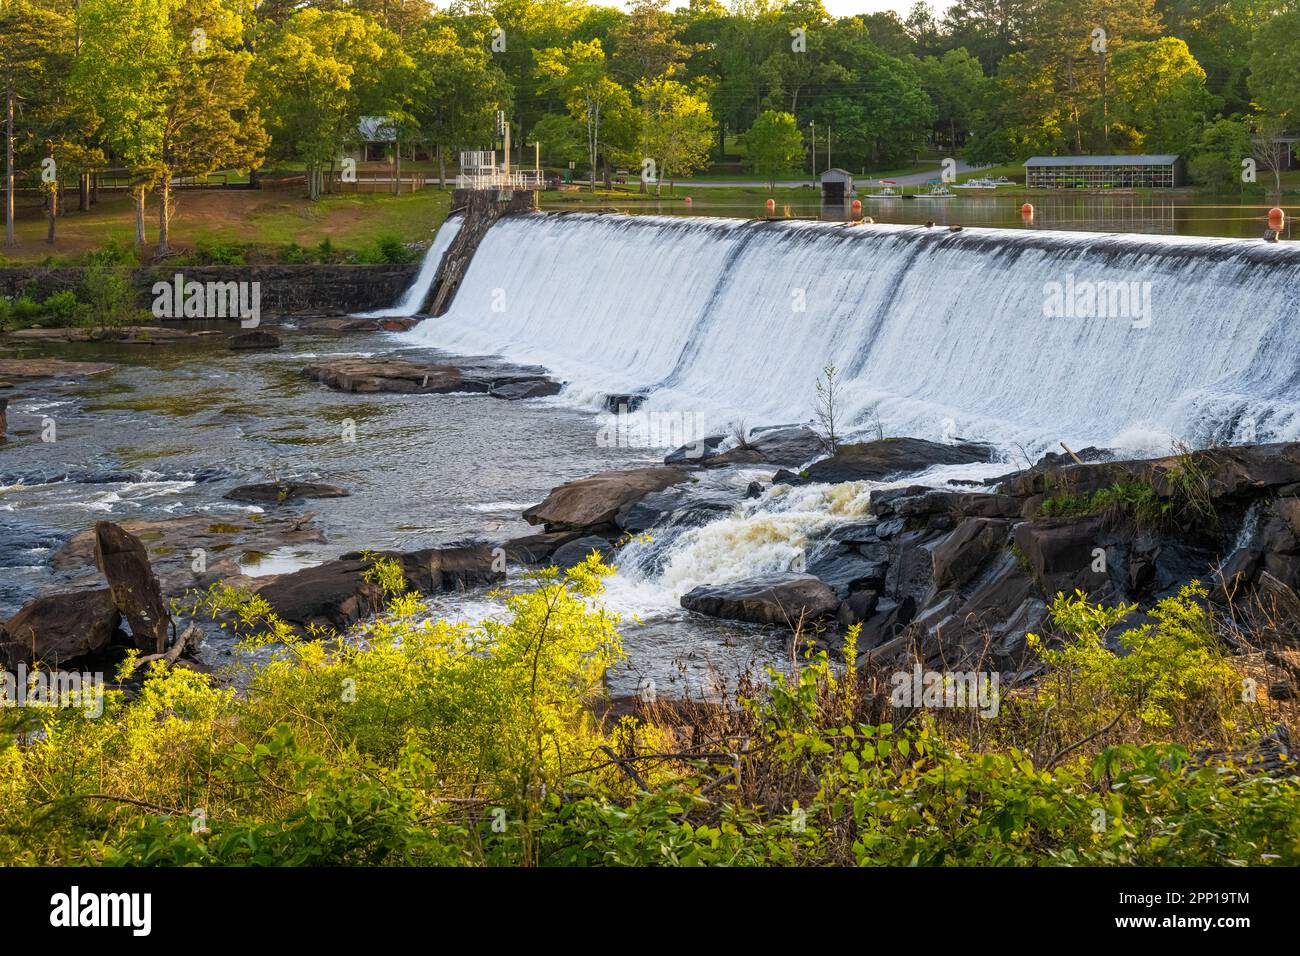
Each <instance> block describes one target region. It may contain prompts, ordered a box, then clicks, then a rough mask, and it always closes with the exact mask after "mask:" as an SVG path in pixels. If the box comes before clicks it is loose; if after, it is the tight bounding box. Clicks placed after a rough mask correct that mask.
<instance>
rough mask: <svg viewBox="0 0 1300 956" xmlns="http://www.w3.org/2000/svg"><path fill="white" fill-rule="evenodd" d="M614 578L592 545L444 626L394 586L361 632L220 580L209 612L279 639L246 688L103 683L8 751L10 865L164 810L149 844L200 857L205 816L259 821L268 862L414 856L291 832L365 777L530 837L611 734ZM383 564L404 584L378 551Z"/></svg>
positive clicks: (109, 840) (4, 794)
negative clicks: (318, 630)
mask: <svg viewBox="0 0 1300 956" xmlns="http://www.w3.org/2000/svg"><path fill="white" fill-rule="evenodd" d="M608 572H609V569H608V568H606V567H605V566H603V565H602V564H601V563H600V562H599V560H598V558H597V557H596V556H594V555H593V556H591V557H590V558H589V559H588V561H586V562H585V563H583V564H581V565H578V566H577V567H575V568H573V569H572V570H570V571H568V572H566V573H564V574H560V573H559V572H557V571H555V570H554V569H551V570H550V571H547V572H542V573H540V574H539V575H538V578H537V581H536V586H535V587H534V589H533V590H531V591H528V592H526V593H522V594H518V595H513V596H510V597H507V598H505V601H504V604H505V612H506V613H505V614H504V616H503V618H502V619H501V620H499V621H489V622H484V623H482V624H479V625H475V626H471V625H467V624H450V623H447V622H445V621H435V620H431V619H429V618H428V617H427V616H426V615H425V613H424V608H423V606H422V605H421V604H420V603H419V601H418V600H417V599H416V598H415V597H414V596H412V595H409V594H398V595H397V596H395V597H393V599H392V601H391V603H390V605H389V607H388V609H387V613H386V614H385V615H383V616H382V617H380V618H378V619H376V620H375V621H374V622H372V623H371V624H370V625H369V626H368V627H367V628H366V630H365V633H364V635H363V637H362V639H361V640H360V641H355V640H353V641H343V640H340V639H337V638H335V639H331V640H312V639H305V638H302V637H299V636H298V635H296V634H294V633H293V631H292V629H290V628H288V627H287V626H286V625H284V623H283V622H280V621H278V620H276V619H275V618H274V616H273V615H271V614H270V613H269V608H267V607H266V604H265V602H264V601H260V600H259V599H256V598H254V599H251V600H240V599H239V598H238V597H237V596H236V595H234V594H232V593H230V592H224V593H222V592H214V593H213V594H212V595H210V597H209V600H208V606H209V607H213V608H229V609H233V610H234V611H235V616H236V618H237V619H238V621H239V622H240V626H241V627H243V628H249V627H252V628H253V632H252V634H251V636H250V639H249V640H248V642H247V644H246V646H247V648H248V649H250V650H259V649H269V648H274V649H275V651H274V654H273V656H272V657H271V659H270V660H269V661H265V660H264V661H262V662H261V663H260V664H259V666H258V667H256V668H254V669H251V670H250V672H249V681H248V684H247V686H246V688H245V689H244V690H242V691H240V692H236V691H235V690H233V689H230V688H222V687H218V686H215V685H214V683H213V681H212V680H211V679H210V678H208V677H207V676H204V675H200V674H197V673H194V672H192V671H188V670H184V669H174V670H171V671H168V670H165V669H164V668H163V666H162V665H161V663H155V664H152V665H150V666H151V669H150V670H149V672H148V674H147V676H146V679H145V681H144V685H143V687H142V689H141V691H140V693H139V695H138V696H137V697H136V698H135V699H133V700H129V701H128V700H127V699H126V697H125V695H124V693H123V692H122V691H121V690H116V689H115V690H112V691H109V693H108V694H107V700H106V703H105V713H104V715H103V717H101V718H99V719H93V718H88V717H86V716H84V715H83V714H81V713H80V712H79V711H75V710H62V711H53V712H48V714H47V716H46V719H45V721H44V726H43V728H42V731H43V732H42V733H39V734H34V735H28V736H27V737H26V738H25V739H22V740H21V741H20V742H19V744H18V745H16V746H13V745H11V746H8V747H6V748H5V749H4V750H3V751H0V860H8V861H11V862H12V861H25V862H55V861H58V862H77V861H94V860H98V859H110V860H111V859H114V858H117V857H119V856H120V855H121V853H122V852H123V851H121V850H120V849H114V850H111V851H110V850H109V849H108V845H110V844H114V845H120V844H121V843H122V842H123V840H124V839H126V840H127V842H128V843H129V842H130V839H129V838H130V833H131V831H132V830H133V829H135V828H136V827H137V826H139V825H140V824H141V822H142V820H144V821H145V822H146V829H149V828H156V826H157V823H158V820H157V816H156V815H157V814H159V813H162V814H166V815H170V817H171V818H172V820H173V823H174V824H175V825H174V826H172V827H170V828H164V829H165V830H166V832H167V834H168V835H169V836H168V840H155V839H152V838H151V839H150V840H147V841H145V845H146V847H147V848H146V849H145V850H140V851H139V852H140V853H144V854H146V855H147V854H149V853H154V854H157V853H162V854H164V855H163V857H161V858H160V857H157V856H155V857H154V859H155V860H157V861H167V860H171V859H172V855H173V854H176V853H180V854H181V857H182V858H183V859H188V858H195V859H203V858H205V854H206V853H207V852H208V850H206V849H204V848H203V846H201V845H200V844H199V843H198V842H197V840H191V839H190V838H191V836H195V835H192V834H191V832H190V831H191V814H192V813H198V812H201V814H202V817H203V818H204V819H205V820H206V823H207V826H208V828H209V829H210V830H211V831H212V832H213V834H214V835H215V837H217V838H220V837H221V835H222V834H223V833H235V834H237V835H238V837H239V839H241V840H243V839H245V837H248V836H249V835H250V834H254V832H255V831H256V835H254V836H253V837H252V839H253V842H254V845H257V844H259V843H260V844H262V845H263V846H265V847H270V848H271V849H270V850H269V851H268V852H269V854H270V855H269V856H268V855H266V854H259V853H258V852H257V851H256V850H253V849H248V850H247V852H248V853H249V854H250V856H249V858H250V859H252V860H255V861H258V862H330V861H334V862H344V861H350V862H402V861H401V860H400V859H391V858H390V857H391V855H392V852H393V850H394V849H395V848H396V847H397V846H401V845H403V844H401V842H400V841H397V842H394V841H392V840H391V839H390V838H391V837H392V834H388V836H375V839H376V840H379V843H377V844H376V845H374V846H370V845H369V844H368V843H367V840H368V839H369V838H368V837H363V836H362V835H355V836H356V846H355V847H351V848H349V847H346V846H343V845H340V846H338V847H337V848H336V849H337V851H338V852H337V854H333V853H332V852H331V851H329V850H326V852H325V853H324V854H321V853H320V852H318V851H319V849H320V848H319V847H315V848H313V847H312V846H310V845H309V843H310V842H311V841H306V840H297V839H294V838H293V836H292V834H291V833H290V832H289V831H290V830H292V826H290V825H289V824H287V823H286V821H293V820H295V819H299V818H301V819H304V820H313V821H314V824H319V823H320V821H319V820H316V819H315V818H313V817H312V816H311V814H312V813H324V812H326V811H323V810H321V808H320V807H319V806H315V805H314V804H313V801H316V800H318V799H320V797H321V794H322V793H326V794H332V795H333V796H332V797H330V799H331V800H335V799H336V798H337V799H338V802H340V803H341V804H342V805H343V807H344V809H343V810H341V811H340V812H341V813H342V816H343V818H345V819H348V820H351V818H352V815H351V813H350V812H344V811H345V810H346V804H347V801H346V800H341V796H346V797H347V798H348V800H351V799H353V798H355V797H356V796H357V794H358V793H361V792H364V790H365V788H367V787H377V788H378V794H377V796H376V798H375V799H376V800H378V801H379V804H380V807H382V806H383V805H384V804H383V801H384V800H385V799H390V798H391V799H397V797H400V801H399V802H400V803H401V804H402V809H401V812H400V813H399V814H398V815H399V816H400V817H401V818H402V819H403V820H404V821H405V824H404V826H405V827H406V828H409V827H410V826H411V824H412V823H413V822H414V820H416V819H420V820H425V821H428V822H431V823H432V822H436V821H438V820H439V819H442V818H445V817H448V816H449V815H454V814H455V813H457V812H459V808H460V807H463V806H466V805H476V804H478V803H484V804H485V805H491V806H500V807H502V808H503V813H504V815H505V817H507V818H509V819H510V820H512V821H514V822H515V829H516V831H520V832H519V836H520V838H526V833H525V832H522V831H526V829H527V823H528V821H529V819H530V815H531V813H532V808H533V807H534V806H535V805H536V804H537V803H538V801H539V800H540V798H541V796H542V794H544V793H545V792H546V789H547V788H548V787H554V786H555V785H556V784H557V783H558V782H559V781H560V780H562V779H563V778H564V776H565V775H567V774H569V773H571V772H572V771H574V770H575V769H577V767H578V765H579V764H580V763H581V762H583V761H584V760H585V759H586V758H587V757H588V756H589V755H590V753H591V752H592V750H593V749H594V747H595V745H596V743H597V742H598V741H599V740H600V739H602V738H600V737H598V735H597V733H596V730H595V728H594V726H593V724H592V719H591V717H590V716H589V711H588V708H587V704H588V703H589V702H590V701H591V700H592V698H593V697H594V696H595V695H596V694H597V693H598V692H599V690H600V686H601V679H602V676H603V674H604V671H605V669H606V668H607V667H608V666H609V664H610V663H611V662H613V661H614V660H616V659H617V658H618V657H619V655H620V654H621V649H620V644H619V638H618V634H617V630H616V625H617V619H616V617H615V616H614V615H612V614H610V613H608V612H606V611H604V610H602V609H600V608H599V607H596V606H593V604H592V600H593V599H595V598H597V597H598V596H599V595H600V593H601V591H602V582H601V576H602V575H604V574H606V573H608ZM373 578H374V580H376V581H379V582H384V583H385V585H386V587H387V589H388V590H389V593H390V594H391V593H392V592H393V591H395V590H397V589H398V588H397V584H396V581H397V577H395V576H394V569H393V568H392V567H385V566H384V565H383V563H382V562H381V563H379V564H378V565H377V566H376V569H375V570H374V574H373ZM264 652H265V651H264ZM358 788H360V789H358ZM395 795H397V796H395ZM331 806H334V804H331ZM336 808H337V807H336ZM372 809H373V810H374V812H378V810H379V809H380V808H379V807H377V808H372ZM389 809H392V808H389ZM151 812H152V814H154V818H153V819H147V818H149V816H150V813H151ZM380 815H381V816H382V814H380ZM521 824H522V825H521ZM259 826H261V827H263V830H260V831H259V830H258V827H259ZM250 827H251V829H250ZM426 829H428V828H426ZM151 832H152V831H151ZM429 832H430V834H431V835H432V833H433V830H430V831H429ZM155 836H156V834H155ZM172 837H176V838H177V839H179V840H180V841H181V844H180V845H177V844H175V843H174V841H172V842H169V841H171V838H172ZM313 839H314V841H315V842H316V843H320V841H319V840H318V839H316V838H313ZM385 841H387V842H385ZM212 842H217V843H219V842H220V839H214V840H213V841H212ZM191 843H193V845H192V846H191V845H190V844H191ZM178 847H179V848H178ZM135 853H136V851H135V850H132V851H128V856H132V857H133V858H134V856H133V855H134V854H135Z"/></svg>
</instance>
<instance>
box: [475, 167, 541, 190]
mask: <svg viewBox="0 0 1300 956" xmlns="http://www.w3.org/2000/svg"><path fill="white" fill-rule="evenodd" d="M543 179H544V177H543V176H541V175H539V174H538V173H535V172H533V171H532V170H531V169H523V170H511V171H510V172H508V173H507V172H504V171H503V170H500V169H467V170H464V171H463V172H461V174H460V175H459V176H457V177H456V188H457V189H541V188H543V185H544V182H543Z"/></svg>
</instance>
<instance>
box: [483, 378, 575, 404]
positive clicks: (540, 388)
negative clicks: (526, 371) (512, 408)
mask: <svg viewBox="0 0 1300 956" xmlns="http://www.w3.org/2000/svg"><path fill="white" fill-rule="evenodd" d="M563 388H564V386H563V385H561V384H560V383H559V382H552V381H551V380H550V379H545V378H540V379H536V378H535V379H529V380H527V381H523V382H503V383H502V384H500V385H494V386H492V388H490V389H489V390H488V394H489V395H491V396H492V397H493V398H504V399H506V400H507V401H511V402H518V401H522V400H523V399H525V398H546V397H548V396H550V395H558V394H560V390H561V389H563Z"/></svg>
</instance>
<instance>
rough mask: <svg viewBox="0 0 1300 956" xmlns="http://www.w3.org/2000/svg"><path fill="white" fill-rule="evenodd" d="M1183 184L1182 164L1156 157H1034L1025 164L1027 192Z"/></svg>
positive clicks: (1172, 157) (1177, 159) (1171, 158)
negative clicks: (1035, 190)
mask: <svg viewBox="0 0 1300 956" xmlns="http://www.w3.org/2000/svg"><path fill="white" fill-rule="evenodd" d="M1182 184H1183V161H1182V159H1181V157H1179V156H1177V155H1174V154H1167V155H1159V156H1033V157H1031V158H1029V159H1027V160H1025V185H1026V186H1028V187H1029V188H1030V189H1131V188H1135V187H1137V188H1145V187H1157V188H1159V187H1169V186H1181V185H1182Z"/></svg>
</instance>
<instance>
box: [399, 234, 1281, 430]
mask: <svg viewBox="0 0 1300 956" xmlns="http://www.w3.org/2000/svg"><path fill="white" fill-rule="evenodd" d="M446 231H447V228H446V227H444V229H443V230H442V231H441V232H440V234H439V236H438V241H437V242H436V243H435V247H434V250H431V252H430V257H432V256H433V255H434V254H435V250H438V249H439V247H441V248H442V249H445V248H446V242H449V241H450V239H449V238H447V239H446V240H444V237H443V235H442V233H443V232H446ZM436 254H437V256H438V258H439V259H440V258H441V252H440V251H438V252H437V253H436ZM427 267H428V262H426V269H425V270H422V273H421V280H420V281H421V282H423V283H424V292H425V293H427V291H428V283H431V282H432V281H433V276H432V275H429V276H427V277H426V275H425V273H426V272H427V271H428V268H427ZM434 271H435V272H436V266H435V267H434ZM426 279H427V281H426ZM1121 282H1122V283H1124V284H1125V289H1126V290H1127V289H1128V288H1130V287H1131V289H1132V291H1133V309H1134V313H1135V314H1134V315H1132V316H1130V315H1129V313H1127V312H1123V311H1121V310H1122V305H1120V307H1119V309H1117V308H1116V305H1117V303H1116V302H1115V301H1114V300H1111V301H1110V303H1109V306H1107V305H1106V303H1105V301H1104V300H1105V297H1104V295H1101V296H1098V297H1097V300H1096V305H1095V307H1094V309H1093V312H1092V314H1091V315H1087V314H1085V315H1083V316H1079V315H1078V313H1079V312H1084V313H1087V312H1088V303H1087V301H1086V300H1080V308H1079V309H1078V310H1076V309H1075V308H1074V307H1073V304H1071V305H1070V306H1069V307H1068V308H1067V309H1066V315H1065V316H1062V315H1059V314H1057V315H1054V316H1052V315H1045V314H1044V313H1045V311H1051V309H1050V305H1049V302H1050V300H1051V299H1052V295H1053V292H1052V290H1053V289H1055V290H1057V296H1058V301H1059V294H1060V290H1061V289H1065V290H1067V292H1066V294H1067V296H1070V295H1073V294H1075V290H1081V289H1083V288H1085V287H1090V286H1093V285H1095V284H1097V283H1121ZM417 284H418V283H417ZM1143 297H1145V299H1144V298H1143ZM410 301H411V297H410V296H408V300H407V302H406V303H404V305H403V306H402V308H405V307H406V306H407V305H408V304H409V302H410ZM1143 301H1145V302H1147V303H1149V311H1148V312H1147V313H1145V315H1137V314H1136V310H1137V308H1138V305H1139V303H1141V302H1143ZM1298 301H1300V250H1294V249H1292V248H1290V247H1289V246H1288V245H1287V244H1285V243H1278V244H1268V243H1264V242H1262V241H1247V240H1229V239H1205V238H1196V237H1169V236H1159V237H1152V236H1135V235H1109V234H1093V233H1048V232H1037V231H1025V232H1020V231H1015V230H999V229H975V228H969V229H965V230H962V231H957V232H952V231H949V230H947V229H946V228H943V227H939V228H933V229H927V228H925V227H920V226H891V225H857V226H849V225H844V224H839V223H817V222H800V221H794V222H791V221H741V220H724V219H682V218H665V217H649V216H636V217H630V216H614V215H588V214H567V215H563V216H547V215H542V214H535V215H528V216H516V217H508V218H505V219H503V220H501V221H499V222H498V223H496V224H495V225H494V226H493V227H492V228H491V229H490V230H489V231H488V233H487V234H486V236H485V237H484V239H483V242H482V244H481V245H480V247H479V249H478V251H477V253H476V254H475V256H474V258H473V261H472V263H471V265H470V267H469V269H468V270H467V273H466V275H465V277H464V280H463V282H462V284H461V287H460V289H459V291H458V293H457V295H456V297H455V300H454V302H453V303H452V306H451V308H450V310H449V311H448V313H447V314H446V315H444V316H440V317H437V318H430V319H426V320H425V321H424V322H422V323H421V324H420V325H419V326H418V327H417V328H416V329H414V330H413V331H412V332H410V333H407V335H406V339H407V341H408V342H409V343H410V344H412V345H420V346H424V347H428V346H434V347H437V348H441V349H445V350H448V351H452V352H460V353H485V352H487V353H496V354H500V355H503V356H505V357H507V358H510V359H514V360H521V361H528V362H536V363H540V364H543V365H545V366H547V367H548V368H550V369H551V370H553V372H554V373H555V374H556V375H557V376H560V377H563V378H565V379H566V380H567V381H568V382H569V385H568V387H567V389H566V393H565V396H564V397H565V398H567V399H568V400H570V401H576V402H579V403H590V404H593V405H595V404H598V403H599V402H600V401H601V400H602V399H603V397H604V396H605V395H606V394H609V393H629V392H637V393H643V394H645V395H647V396H648V400H647V401H646V403H645V405H644V406H642V409H641V412H640V414H641V415H642V416H645V415H647V414H651V415H653V414H656V413H673V414H687V415H691V416H695V418H696V419H697V420H698V421H700V422H702V423H704V425H705V426H706V430H714V431H716V430H721V429H725V428H726V426H727V425H728V423H731V422H735V421H740V420H743V421H745V422H746V423H748V424H749V425H751V426H752V425H758V424H766V423H775V422H798V421H806V420H808V419H809V418H810V417H811V416H812V414H813V405H814V399H815V383H816V381H817V379H818V376H819V375H820V373H821V371H822V369H823V368H824V367H825V366H827V365H834V366H836V367H837V368H838V369H839V370H840V371H839V377H840V383H841V389H842V393H841V403H842V415H843V416H844V418H845V420H847V421H849V422H851V423H852V425H853V426H855V427H856V428H858V429H860V430H862V431H863V432H866V433H877V432H883V433H884V434H886V435H913V436H917V437H924V438H942V437H952V436H954V435H960V436H962V437H964V438H970V439H982V440H987V441H992V442H995V443H997V444H999V445H1000V446H1002V447H1003V448H1006V449H1015V450H1018V451H1021V452H1027V453H1029V454H1037V453H1040V452H1041V451H1044V450H1048V449H1055V448H1057V443H1058V442H1059V441H1062V440H1064V441H1066V442H1067V443H1069V444H1071V446H1072V447H1073V446H1083V445H1089V444H1096V445H1103V446H1107V447H1112V448H1120V449H1125V450H1128V451H1131V452H1142V451H1154V452H1164V451H1167V450H1168V447H1169V443H1170V441H1171V439H1177V440H1184V441H1188V442H1189V443H1192V444H1202V443H1205V442H1207V441H1211V440H1213V441H1220V442H1229V441H1252V440H1257V441H1265V440H1280V439H1294V438H1300V336H1297V335H1296V334H1295V333H1294V330H1293V328H1292V317H1293V316H1294V315H1295V314H1296V307H1297V303H1298ZM417 308H418V307H417ZM1108 309H1109V310H1110V311H1111V312H1115V311H1120V314H1117V315H1112V314H1108ZM1059 311H1060V309H1057V312H1058V313H1059Z"/></svg>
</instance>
